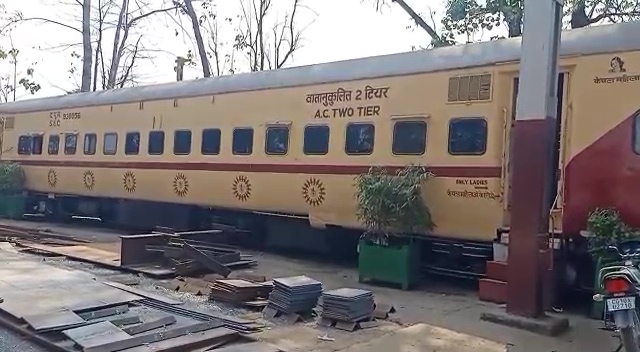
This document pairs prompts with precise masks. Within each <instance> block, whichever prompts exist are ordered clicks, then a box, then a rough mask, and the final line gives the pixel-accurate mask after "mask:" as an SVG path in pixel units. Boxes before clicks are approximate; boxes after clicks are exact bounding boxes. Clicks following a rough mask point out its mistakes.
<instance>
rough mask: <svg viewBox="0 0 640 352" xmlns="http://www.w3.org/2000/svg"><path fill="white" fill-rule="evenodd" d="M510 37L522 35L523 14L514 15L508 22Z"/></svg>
mask: <svg viewBox="0 0 640 352" xmlns="http://www.w3.org/2000/svg"><path fill="white" fill-rule="evenodd" d="M508 26H509V38H514V37H522V16H518V17H514V18H513V19H511V20H510V21H509V22H508Z"/></svg>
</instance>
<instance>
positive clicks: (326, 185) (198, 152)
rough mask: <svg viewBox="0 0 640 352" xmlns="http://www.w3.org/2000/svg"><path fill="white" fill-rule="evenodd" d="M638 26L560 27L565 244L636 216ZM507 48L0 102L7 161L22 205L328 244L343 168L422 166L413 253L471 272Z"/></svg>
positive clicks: (338, 243) (504, 191)
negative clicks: (610, 210) (27, 197)
mask: <svg viewBox="0 0 640 352" xmlns="http://www.w3.org/2000/svg"><path fill="white" fill-rule="evenodd" d="M638 33H640V23H625V24H614V25H605V26H598V27H592V28H586V29H580V30H574V31H569V32H566V33H564V34H563V37H562V45H561V56H562V57H561V60H560V66H561V75H560V79H559V87H560V89H559V94H558V95H559V96H558V98H559V99H558V101H559V104H558V112H559V114H558V116H559V118H558V123H557V126H558V131H559V133H558V136H559V138H558V141H557V144H556V148H555V161H556V163H557V169H558V172H557V173H555V174H554V175H553V184H554V186H555V187H554V188H555V192H556V194H555V197H552V198H553V204H550V206H551V205H552V206H553V210H552V211H551V212H550V224H551V226H552V229H553V230H554V231H555V233H557V234H559V235H558V237H559V238H560V239H561V240H560V242H561V243H568V242H569V241H566V239H575V238H576V236H577V235H578V234H579V232H580V231H581V230H583V229H584V228H585V223H586V219H587V216H588V212H589V211H590V210H591V209H593V208H594V207H596V206H605V205H606V206H615V207H617V208H619V209H620V210H621V212H622V214H623V216H624V217H625V219H626V220H627V221H628V222H629V223H630V224H631V225H636V226H640V207H637V206H635V204H636V200H637V199H638V198H639V197H640V182H637V180H638V179H640V156H639V155H638V153H640V141H639V140H638V138H640V137H638V134H637V133H636V131H637V130H638V131H640V129H638V128H636V127H638V124H637V123H636V120H637V117H638V109H640V102H639V101H638V98H637V92H638V91H639V90H640V36H639V35H638ZM519 55H520V39H518V38H515V39H505V40H498V41H491V42H486V43H479V44H470V45H461V46H454V47H447V48H439V49H434V50H425V51H415V52H410V53H403V54H396V55H388V56H380V57H370V58H364V59H357V60H350V61H342V62H334V63H327V64H319V65H312V66H304V67H295V68H287V69H281V70H275V71H268V72H256V73H246V74H237V75H233V76H223V77H215V78H208V79H199V80H194V81H183V82H177V83H167V84H159V85H150V86H143V87H135V88H124V89H116V90H110V91H102V92H94V93H82V94H72V95H66V96H59V97H52V98H44V99H32V100H25V101H20V102H15V103H8V104H3V105H2V106H0V116H2V118H3V121H4V129H3V136H2V137H3V145H2V151H3V153H2V159H3V160H12V161H17V162H20V163H21V164H22V165H23V166H24V168H25V171H26V175H27V185H28V189H29V191H30V194H31V195H32V198H33V199H34V203H33V204H34V208H35V209H39V210H41V211H42V210H45V209H46V211H48V212H52V213H53V214H54V215H56V214H57V215H60V214H61V213H62V214H64V213H67V214H69V213H72V214H82V215H89V216H100V217H101V218H103V219H105V220H106V221H111V222H115V223H119V224H123V225H127V226H132V225H138V226H141V227H145V226H147V227H148V226H152V225H158V224H163V225H165V226H172V227H178V228H183V227H187V228H193V227H195V226H196V225H195V224H200V223H203V222H206V221H207V220H206V219H207V218H208V217H211V216H217V217H218V218H219V219H222V220H223V221H227V222H230V223H233V224H235V225H238V226H244V227H248V228H251V229H253V230H254V233H255V234H260V235H261V236H260V237H261V239H262V240H263V241H265V243H267V244H268V245H270V246H288V247H292V248H311V249H315V250H318V251H325V252H329V253H338V252H349V253H351V252H354V251H355V241H354V238H355V236H353V235H352V232H351V231H349V230H357V229H358V228H360V224H359V223H358V221H357V219H356V216H355V213H356V212H355V211H356V204H355V199H354V186H353V183H354V182H353V180H354V176H356V175H358V174H359V173H362V172H365V171H366V170H367V169H368V168H369V167H370V166H371V165H381V166H385V167H388V168H397V167H401V166H404V165H407V164H411V163H414V164H420V165H426V166H428V167H429V168H430V169H431V171H432V172H433V173H434V174H435V175H436V178H434V179H433V180H432V181H430V182H429V183H428V186H427V187H426V188H425V194H424V195H425V197H426V200H427V202H428V204H429V206H430V208H431V210H432V213H433V216H434V218H435V222H436V224H437V228H436V229H435V231H434V232H433V233H430V234H428V236H427V237H425V238H426V240H425V251H426V253H424V255H423V257H424V260H425V263H426V264H427V265H428V267H429V268H430V269H431V270H437V271H439V272H443V273H449V274H459V273H463V272H465V273H474V272H475V273H477V272H481V271H482V270H483V269H482V267H483V264H484V260H486V259H487V258H489V259H490V258H491V256H492V246H491V242H492V241H493V240H494V239H495V238H496V235H497V233H499V232H501V231H503V232H504V231H508V228H509V213H510V193H509V184H510V182H509V180H510V164H509V159H510V156H509V144H510V129H511V123H512V120H513V118H514V110H515V101H516V95H517V80H518V60H519ZM309 224H311V225H312V228H313V229H314V230H307V229H308V227H309ZM327 229H328V230H327ZM340 229H344V231H340ZM353 232H356V231H353ZM560 234H561V235H562V236H560ZM562 248H565V249H566V250H567V251H568V252H569V253H570V254H575V253H574V252H572V251H573V249H572V248H576V247H571V246H562ZM567 248H568V249H567ZM565 258H566V257H565Z"/></svg>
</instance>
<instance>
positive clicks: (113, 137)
mask: <svg viewBox="0 0 640 352" xmlns="http://www.w3.org/2000/svg"><path fill="white" fill-rule="evenodd" d="M117 150H118V134H117V133H115V132H110V133H105V134H104V145H103V148H102V154H104V155H116V151H117Z"/></svg>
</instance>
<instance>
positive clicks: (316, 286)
mask: <svg viewBox="0 0 640 352" xmlns="http://www.w3.org/2000/svg"><path fill="white" fill-rule="evenodd" d="M321 294H322V283H321V282H319V281H316V280H314V279H311V278H309V277H306V276H293V277H285V278H279V279H273V291H271V293H270V294H269V304H268V307H271V308H273V309H275V310H277V311H279V312H282V313H285V314H291V313H302V312H309V311H311V310H312V309H313V308H315V306H316V305H317V304H318V298H320V295H321Z"/></svg>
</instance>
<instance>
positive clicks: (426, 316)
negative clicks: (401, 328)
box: [253, 254, 618, 352]
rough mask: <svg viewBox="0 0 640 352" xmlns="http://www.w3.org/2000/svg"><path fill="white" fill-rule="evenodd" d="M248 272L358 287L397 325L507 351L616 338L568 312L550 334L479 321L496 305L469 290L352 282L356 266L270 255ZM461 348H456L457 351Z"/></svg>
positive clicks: (581, 347) (580, 346) (605, 351)
mask: <svg viewBox="0 0 640 352" xmlns="http://www.w3.org/2000/svg"><path fill="white" fill-rule="evenodd" d="M256 259H257V260H258V262H259V265H258V267H256V269H255V270H253V272H254V273H256V274H260V275H266V276H271V277H278V276H291V275H300V274H304V275H307V276H309V277H312V278H314V279H316V280H319V281H321V282H322V283H323V286H324V287H325V288H327V289H333V288H339V287H360V288H366V289H370V290H372V291H373V292H374V294H375V296H376V299H377V300H380V301H382V302H385V303H390V304H393V305H394V307H395V308H396V310H397V313H396V314H394V317H397V319H398V320H399V322H401V323H403V324H414V323H427V324H430V325H434V326H438V327H442V328H446V329H451V330H454V331H457V332H461V333H465V334H470V335H474V336H478V337H482V338H485V339H488V340H492V341H496V342H501V343H504V344H507V345H509V351H510V352H586V351H589V352H591V351H593V352H609V351H614V350H615V349H616V348H617V346H618V342H617V339H616V338H614V337H613V336H612V333H611V332H607V331H602V330H599V329H598V328H599V327H600V326H601V325H602V323H601V322H599V321H596V320H591V319H589V318H587V317H585V316H579V315H568V316H567V317H568V318H569V320H570V323H571V330H570V331H569V332H567V333H566V334H565V335H563V336H560V337H556V338H551V337H545V336H540V335H537V334H534V333H530V332H526V331H522V330H518V329H515V328H509V327H505V326H501V325H496V324H492V323H489V322H484V321H481V320H480V315H481V313H482V312H486V311H490V310H494V309H501V307H499V306H497V305H495V304H491V303H485V302H481V301H479V300H478V298H477V297H476V292H475V291H470V290H465V289H460V288H456V287H451V286H447V285H443V284H442V283H438V282H432V283H430V284H426V285H425V287H423V288H421V289H418V290H412V291H402V290H399V289H395V288H387V287H379V286H371V285H367V284H359V283H358V275H357V270H355V269H350V268H344V267H340V266H336V265H330V264H318V263H317V262H311V261H306V260H301V259H291V258H284V257H281V256H277V255H272V254H258V255H256ZM461 351H462V350H461Z"/></svg>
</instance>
